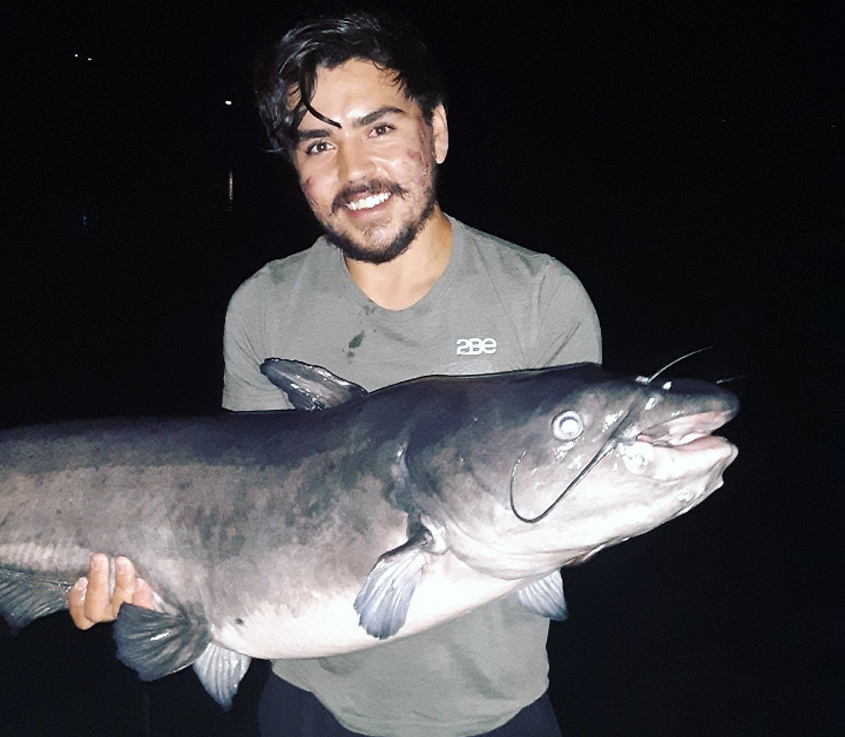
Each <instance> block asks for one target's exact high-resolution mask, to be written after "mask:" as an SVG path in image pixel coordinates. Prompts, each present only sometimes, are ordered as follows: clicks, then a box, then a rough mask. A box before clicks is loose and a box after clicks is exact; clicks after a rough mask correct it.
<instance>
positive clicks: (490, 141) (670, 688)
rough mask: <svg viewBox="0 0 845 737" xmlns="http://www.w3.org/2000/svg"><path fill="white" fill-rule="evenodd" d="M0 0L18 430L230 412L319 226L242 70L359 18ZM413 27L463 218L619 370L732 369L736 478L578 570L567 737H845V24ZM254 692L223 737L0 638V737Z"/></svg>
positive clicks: (576, 21)
mask: <svg viewBox="0 0 845 737" xmlns="http://www.w3.org/2000/svg"><path fill="white" fill-rule="evenodd" d="M8 5H9V4H7V3H3V4H2V5H0V61H2V67H3V73H2V76H3V78H4V88H3V89H4V94H3V98H4V111H5V114H4V119H6V126H5V128H6V130H7V133H6V135H5V136H4V137H3V139H2V140H3V143H4V146H3V149H2V151H3V159H2V161H3V163H2V186H0V265H2V271H0V275H2V277H1V278H2V284H3V288H2V290H0V305H2V309H0V321H2V323H0V324H2V333H0V335H2V339H3V343H2V345H3V346H4V348H3V350H2V351H0V372H2V373H0V377H1V378H2V383H0V393H1V394H0V396H2V408H3V410H2V414H0V418H2V419H1V420H0V423H1V424H2V425H3V426H7V427H8V426H13V425H18V424H25V423H31V422H41V421H53V420H57V419H64V418H78V417H94V416H104V415H126V416H134V415H148V414H163V415H177V414H199V413H213V412H215V411H217V410H218V407H219V397H220V390H221V383H222V378H221V377H222V359H221V346H220V343H221V337H222V326H223V316H224V312H225V308H226V303H227V300H228V298H229V296H230V295H231V293H232V291H233V290H234V289H235V288H236V287H237V286H238V285H239V284H240V283H241V282H242V281H243V280H244V279H245V278H246V277H248V276H249V275H250V274H251V273H253V272H254V271H256V270H257V269H258V268H260V267H261V266H262V265H263V264H264V263H266V262H267V261H268V260H270V259H272V258H278V257H280V256H284V255H287V254H289V253H293V252H296V251H299V250H302V249H303V248H305V247H307V246H308V245H310V244H311V242H312V241H313V240H314V238H316V236H317V235H318V233H319V231H318V229H317V226H316V224H315V223H314V221H313V220H312V219H311V216H310V213H309V211H308V208H307V206H306V204H305V203H304V200H303V198H302V196H301V194H300V193H299V192H298V189H297V187H296V183H295V179H294V177H293V175H292V173H291V171H289V170H288V169H287V168H285V165H284V164H283V163H282V162H280V161H278V160H276V159H274V158H273V157H271V156H270V155H269V154H266V153H265V152H264V151H263V149H262V146H263V141H262V132H261V130H260V126H259V123H258V120H257V116H256V114H255V112H254V109H253V107H252V102H251V99H250V80H249V66H250V59H251V57H252V54H253V53H254V51H255V50H256V49H258V48H259V47H261V46H263V45H266V44H267V43H270V42H272V41H273V40H275V39H276V38H277V37H278V36H280V35H281V33H282V32H284V30H286V29H287V28H288V27H289V26H290V25H291V24H292V23H293V22H295V21H296V20H298V19H300V18H302V17H310V16H312V15H314V14H315V13H318V12H321V11H328V12H332V11H334V10H337V9H339V8H343V7H354V6H353V5H345V4H342V3H326V2H316V3H309V4H308V10H306V11H303V10H301V9H300V7H299V6H296V7H293V6H291V5H290V4H286V3H282V2H275V3H271V2H259V1H258V0H242V1H241V2H237V3H235V2H227V3H219V2H218V3H215V2H211V3H206V4H205V7H204V9H203V10H202V11H200V12H196V13H189V12H188V11H186V10H174V9H173V8H172V7H171V8H168V9H166V10H164V9H161V10H150V9H149V8H143V7H141V5H143V4H125V5H131V8H130V9H126V8H123V7H120V6H122V5H124V3H110V4H102V6H100V5H99V4H95V3H73V2H71V3H63V4H62V8H61V9H59V10H55V9H54V10H50V11H47V10H41V11H39V10H37V7H38V6H39V5H40V4H39V3H33V4H32V5H31V7H30V9H26V10H23V9H15V8H10V7H8ZM402 5H403V3H392V4H391V3H382V4H381V5H380V6H368V7H370V8H373V7H391V8H393V9H398V10H401V11H402V12H403V13H404V14H405V15H406V16H407V17H408V18H409V19H410V20H411V21H412V22H414V23H415V24H417V25H418V26H419V27H420V28H421V30H422V31H423V33H424V35H425V36H426V37H427V39H428V40H429V42H430V45H431V46H432V47H433V50H434V52H435V55H436V56H437V58H438V60H439V61H440V64H441V68H442V72H443V74H444V77H445V79H446V83H447V87H448V92H449V100H448V110H449V124H450V150H449V156H448V159H447V161H446V163H445V164H444V165H443V166H442V167H441V171H440V201H441V204H442V206H443V209H444V210H445V211H446V212H448V213H449V214H451V215H454V216H455V217H458V218H459V219H461V220H462V221H464V222H465V223H467V224H469V225H472V226H474V227H477V228H479V229H481V230H485V231H487V232H490V233H493V234H495V235H498V236H501V237H503V238H506V239H508V240H512V241H514V242H516V243H519V244H520V245H523V246H526V247H528V248H532V249H534V250H538V251H543V252H547V253H550V254H552V255H554V256H556V257H557V258H559V259H560V260H561V261H563V262H564V263H565V264H566V265H567V266H569V267H570V268H571V269H572V270H573V271H575V273H576V274H577V275H578V276H579V278H580V279H581V281H582V282H583V283H584V285H585V287H586V288H587V290H588V292H589V293H590V295H591V296H592V298H593V301H594V303H595V305H596V308H597V310H598V313H599V317H600V319H601V322H602V329H603V336H604V350H605V365H606V366H607V367H609V368H612V369H617V370H622V371H626V372H632V373H637V374H648V373H652V372H653V371H656V370H657V368H659V367H660V366H662V365H664V364H665V363H668V362H669V361H670V360H672V359H673V358H676V357H677V356H680V355H682V354H684V353H686V352H688V351H691V350H693V349H696V348H700V347H703V346H713V348H712V350H710V351H708V352H707V353H704V354H701V355H700V356H697V357H695V358H692V359H690V360H689V361H687V362H685V364H683V365H682V366H679V367H678V372H679V373H685V374H687V375H692V376H695V377H697V378H706V379H711V380H716V379H723V378H726V377H739V378H738V379H737V380H736V381H734V382H732V383H731V386H732V388H733V389H734V390H735V391H736V392H737V394H738V395H739V396H740V399H741V401H742V403H743V409H742V411H741V413H740V415H739V417H738V418H737V419H736V420H735V421H734V422H732V423H731V424H730V425H729V426H728V427H727V428H726V431H725V434H726V435H728V436H729V437H730V438H731V439H732V440H733V441H734V442H736V443H737V444H738V445H739V447H740V457H739V460H738V461H737V462H736V463H735V464H734V465H733V466H732V467H731V468H730V469H729V470H728V472H727V474H726V485H725V487H724V488H723V489H722V490H720V491H719V492H717V493H716V494H715V495H714V496H713V497H712V499H710V500H708V501H707V502H706V503H705V504H703V505H702V506H701V507H700V508H698V509H696V510H695V511H694V512H693V513H691V514H689V515H686V516H685V517H683V518H681V519H679V520H676V521H673V522H672V523H670V524H668V525H665V526H663V527H661V528H659V529H658V530H656V531H654V532H652V533H649V534H648V535H646V536H644V537H642V538H638V539H636V540H632V541H629V542H627V543H625V544H624V545H621V546H618V547H616V548H614V549H612V550H608V551H605V552H602V553H601V554H600V555H598V556H597V557H596V558H594V559H593V560H591V561H590V562H588V563H587V564H585V565H584V566H581V567H578V568H575V569H572V570H570V571H566V572H565V581H566V585H567V599H568V602H569V606H570V619H569V621H567V622H565V623H562V624H555V625H553V626H552V634H551V638H550V644H549V650H550V655H551V683H552V685H551V694H552V699H553V703H554V705H555V708H556V710H557V712H558V716H559V719H560V722H561V726H562V728H563V731H564V734H565V735H567V736H569V735H578V736H580V735H596V736H598V735H631V734H636V735H639V734H642V735H664V734H678V735H749V734H755V735H757V734H759V735H787V734H790V735H791V734H812V735H834V734H842V733H845V714H844V713H843V711H845V709H843V704H845V692H843V691H845V689H843V686H844V685H845V629H843V628H845V576H844V575H843V567H842V562H843V561H842V542H843V539H845V538H843V532H845V530H843V504H842V490H843V481H845V478H843V473H842V470H841V467H842V466H841V464H842V459H843V456H845V451H844V449H843V423H842V420H841V418H842V416H843V411H844V410H845V402H843V401H842V400H843V395H842V391H841V389H840V386H841V382H842V377H843V375H844V374H845V360H843V323H842V298H841V295H842V294H843V283H842V282H843V278H842V277H843V273H845V271H844V270H843V266H844V265H845V264H843V241H845V210H844V209H843V202H845V199H843V190H844V189H845V186H843V185H845V168H843V165H845V155H844V154H845V150H844V149H843V140H842V136H843V126H845V116H843V107H845V106H843V100H845V94H843V93H845V89H843V87H845V85H843V79H845V58H844V57H845V52H843V47H842V38H843V30H845V24H843V15H845V11H843V9H842V7H841V4H837V3H834V2H832V1H831V2H830V3H827V4H822V3H815V4H814V3H793V4H792V5H794V6H800V7H795V8H793V9H786V8H781V9H779V10H775V9H774V7H775V6H777V7H780V4H777V3H747V2H736V1H734V2H728V1H727V0H714V1H713V2H708V3H702V2H690V3H670V2H660V3H650V4H648V3H623V2H603V1H599V2H591V3H582V4H581V5H583V6H585V7H584V8H581V9H577V8H567V7H566V4H564V7H563V8H559V7H557V6H558V4H557V3H555V4H553V3H523V4H522V5H521V6H516V5H514V4H508V5H506V6H501V9H497V8H499V7H500V6H498V5H496V4H492V3H491V4H487V3H476V2H465V3H456V2H454V1H453V2H440V1H436V2H429V3H420V4H414V9H413V10H405V9H404V8H402ZM837 5H838V7H837ZM456 6H460V8H461V9H457V7H456ZM227 101H228V102H229V103H231V104H227ZM230 181H231V197H230V196H229V193H230V190H229V183H230ZM261 676H262V673H261V669H260V668H257V667H256V668H254V669H253V670H252V671H251V672H250V674H249V676H248V677H247V680H246V682H245V684H244V686H243V687H242V693H241V695H239V697H238V699H237V700H236V703H235V708H234V709H233V711H232V712H231V713H229V714H226V715H224V714H222V713H221V712H220V711H219V710H218V709H217V707H216V706H215V705H214V704H213V703H212V702H211V700H210V699H209V698H208V697H206V696H205V695H204V693H203V692H202V689H201V687H200V686H199V685H198V682H197V681H196V679H195V678H194V676H193V674H192V673H191V672H190V671H188V672H185V673H181V674H178V675H176V676H171V677H169V678H168V679H165V680H164V681H161V682H158V683H154V684H151V685H142V684H139V683H138V682H137V681H136V679H135V675H134V673H133V672H132V671H129V670H127V669H125V668H123V666H121V665H120V664H119V663H117V662H116V661H115V660H114V659H113V646H112V644H111V637H110V631H109V628H108V627H107V626H103V627H99V628H96V629H95V631H92V632H89V633H77V632H75V631H73V628H72V626H71V625H70V622H69V618H68V617H67V616H66V615H64V614H59V615H55V616H53V617H50V618H48V619H47V620H44V621H39V622H36V623H35V624H33V625H31V626H30V627H28V628H27V629H26V630H24V631H23V632H22V633H21V634H20V635H18V636H17V637H14V638H12V637H6V636H5V635H2V634H0V733H3V734H10V735H11V734H28V735H53V734H71V735H73V734H83V733H86V734H102V735H111V734H115V735H131V736H132V737H134V735H139V736H140V735H155V736H156V737H164V736H165V735H185V734H197V735H199V734H202V735H220V736H221V737H222V736H223V735H225V736H227V737H228V736H229V735H239V736H240V735H253V734H255V732H254V724H253V721H252V720H253V706H254V699H255V694H256V692H257V689H258V686H259V684H260V679H261ZM7 729H8V732H6V731H4V730H7Z"/></svg>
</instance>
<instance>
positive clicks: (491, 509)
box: [0, 359, 738, 704]
mask: <svg viewBox="0 0 845 737" xmlns="http://www.w3.org/2000/svg"><path fill="white" fill-rule="evenodd" d="M262 370H263V371H264V373H265V374H266V375H267V376H268V377H269V378H270V379H271V380H272V381H274V383H276V384H277V385H279V386H281V387H282V388H283V389H284V390H285V391H287V393H288V395H289V396H290V397H291V399H292V401H293V403H294V405H295V406H297V407H298V409H297V410H293V411H287V412H267V413H234V414H227V415H224V416H220V417H201V418H190V419H163V420H162V419H140V420H138V419H134V420H127V419H121V420H117V419H112V420H101V421H81V422H69V423H61V424H54V425H45V426H32V427H24V428H20V429H14V430H10V431H6V432H3V433H0V611H1V612H2V614H3V615H4V616H5V618H6V620H7V621H8V622H9V623H10V624H11V625H12V627H13V628H18V627H22V626H24V625H25V624H27V623H28V622H29V621H31V620H32V619H34V618H36V617H40V616H43V615H46V614H49V613H51V612H54V611H57V610H59V609H62V608H64V607H65V606H66V599H67V594H68V590H69V588H70V586H71V585H72V583H73V581H75V580H76V579H77V577H79V576H80V575H83V574H84V572H85V571H86V568H87V566H88V562H89V558H90V556H91V554H92V553H93V552H103V553H107V554H109V555H112V556H114V555H125V556H127V557H128V558H130V559H131V560H132V561H133V562H134V563H135V564H136V567H137V568H138V571H139V573H140V575H142V576H143V577H144V578H145V579H147V581H149V583H150V585H151V587H152V589H153V592H154V599H155V610H146V609H140V608H138V607H133V606H131V605H124V606H123V607H122V608H121V610H120V614H119V616H118V619H117V622H116V623H115V637H116V639H117V645H118V653H119V657H120V658H121V659H122V660H123V661H124V662H125V663H126V664H128V665H129V666H131V667H132V668H134V669H136V670H137V671H138V673H139V674H140V676H141V678H143V679H146V680H152V679H155V678H159V677H161V676H164V675H166V674H167V673H171V672H173V671H176V670H179V669H180V668H184V667H186V666H189V665H193V666H194V668H195V670H196V671H197V673H198V674H199V677H200V678H201V680H202V682H203V685H204V686H205V687H206V689H207V690H208V691H209V693H211V694H212V696H214V698H216V699H217V700H218V701H219V702H220V703H222V704H227V703H229V702H230V700H231V698H232V696H233V694H234V693H235V691H236V689H237V686H238V683H239V681H240V679H241V678H242V677H243V674H244V673H245V672H246V668H247V666H248V664H249V660H250V658H252V657H258V658H299V657H320V656H327V655H332V654H338V653H345V652H350V651H353V650H358V649H362V648H367V647H372V646H375V645H378V644H379V643H380V642H382V641H384V640H386V639H388V638H394V637H404V636H408V635H413V634H414V633H416V632H420V631H421V630H425V629H428V628H430V627H433V626H434V625H436V624H438V623H440V622H444V621H446V620H449V619H452V618H454V617H458V616H460V615H461V614H464V613H466V612H468V611H470V610H472V609H475V608H477V607H480V606H482V605H484V604H486V603H488V602H490V601H493V600H495V599H498V598H501V597H506V596H515V597H517V598H518V600H519V601H520V602H521V603H522V604H523V605H524V606H526V607H528V608H529V609H531V610H533V611H535V612H536V613H537V614H539V615H542V616H548V617H552V618H563V617H564V616H565V612H566V607H565V603H564V598H563V588H562V583H561V579H560V574H559V570H558V569H559V568H560V567H561V566H565V565H567V564H569V563H573V562H576V561H581V560H584V559H586V558H587V557H589V556H590V555H592V554H593V553H595V552H596V551H598V550H600V549H601V548H604V547H606V546H608V545H613V544H615V543H618V542H621V541H623V540H625V539H627V538H629V537H632V536H634V535H639V534H641V533H644V532H647V531H648V530H650V529H652V528H654V527H656V526H658V525H660V524H662V523H663V522H666V521H667V520H670V519H672V518H673V517H676V516H677V515H679V514H681V513H683V512H686V511H687V510H689V509H690V508H692V507H693V506H695V505H696V504H698V503H699V502H700V501H701V500H702V499H704V498H705V497H706V496H707V495H708V494H710V493H711V492H712V491H713V490H714V489H717V488H718V487H719V486H721V484H722V472H723V471H724V469H725V468H726V467H727V465H728V464H729V463H731V461H732V460H733V459H734V458H735V456H736V453H737V450H736V448H735V447H734V446H733V445H731V444H730V443H729V442H728V441H726V440H725V439H723V438H720V437H716V436H713V435H711V434H710V433H711V432H712V431H714V430H715V429H717V428H718V427H720V426H721V425H723V424H724V423H725V422H727V421H728V420H729V419H730V418H731V417H732V416H733V415H734V414H735V413H736V411H737V409H738V402H737V400H736V398H735V397H734V396H733V395H732V394H730V393H729V392H727V391H725V390H724V389H721V388H718V387H716V386H714V385H712V384H707V383H703V382H696V381H689V380H676V381H668V380H665V379H662V378H661V379H659V380H649V379H645V378H642V377H640V378H627V377H623V376H618V375H614V374H611V373H607V372H605V371H604V370H602V369H601V368H599V367H598V366H595V365H589V364H583V365H575V366H562V367H557V368H548V369H539V370H531V371H516V372H511V373H503V374H492V375H486V376H473V377H454V376H448V377H447V376H431V377H424V378H419V379H414V380H412V381H406V382H403V383H400V384H396V385H394V386H389V387H386V388H384V389H380V390H378V391H375V392H372V393H369V394H367V393H366V392H365V391H364V390H363V389H361V388H360V387H358V386H357V385H354V384H350V383H348V382H345V381H343V380H342V379H340V378H338V377H336V376H333V375H332V374H330V373H329V372H327V371H325V370H324V369H320V368H318V367H313V366H308V365H305V364H300V363H297V362H295V361H284V360H279V359H271V360H269V361H267V362H266V363H265V364H264V366H263V367H262ZM308 410H319V411H308Z"/></svg>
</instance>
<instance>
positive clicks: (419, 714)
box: [70, 13, 600, 737]
mask: <svg viewBox="0 0 845 737" xmlns="http://www.w3.org/2000/svg"><path fill="white" fill-rule="evenodd" d="M257 69H258V71H257V75H256V80H257V84H256V89H257V97H258V101H259V109H260V113H261V116H262V119H263V121H264V123H265V125H266V126H267V129H268V133H269V138H270V140H271V143H272V145H273V147H274V148H275V150H276V151H277V152H283V153H285V154H287V155H288V156H289V158H290V160H291V162H292V163H293V166H294V168H295V169H296V172H297V174H298V177H299V182H300V186H301V188H302V191H303V193H304V194H305V197H306V198H307V200H308V203H309V205H310V207H311V209H312V210H313V212H314V215H315V216H316V217H317V219H318V220H319V222H320V223H321V225H322V226H323V228H324V231H325V235H324V236H323V237H322V238H320V239H319V240H318V241H317V242H316V243H315V244H314V245H313V246H312V247H311V248H309V249H307V250H306V251H303V252H302V253H298V254H296V255H294V256H291V257H289V258H287V259H282V260H279V261H274V262H271V263H270V264H268V265H267V266H265V267H264V268H263V269H261V270H260V271H259V272H258V273H257V274H255V275H254V276H253V277H252V278H250V279H249V280H247V281H246V282H245V283H244V284H243V285H242V286H241V287H240V288H239V289H238V291H237V292H236V293H235V295H234V296H233V297H232V300H231V302H230V305H229V311H228V315H227V318H226V330H225V339H224V355H225V361H226V370H225V381H224V383H225V387H224V392H223V405H224V407H226V408H227V409H230V410H236V411H241V410H263V409H282V408H289V407H290V404H288V402H287V400H286V398H285V396H284V394H283V393H281V392H279V390H278V389H276V388H275V387H273V386H272V385H271V384H270V383H269V382H268V381H267V380H266V379H265V378H264V377H263V376H262V375H261V373H260V372H259V371H258V366H259V365H260V364H261V362H262V361H263V360H264V359H265V358H267V357H269V356H283V357H291V358H297V359H299V360H302V361H307V362H310V363H315V364H319V365H322V366H325V367H326V368H328V369H330V370H331V371H333V372H335V373H337V374H340V375H341V376H343V377H345V378H347V379H350V380H352V381H355V382H357V383H359V384H361V385H363V386H365V387H366V388H368V389H374V388H377V387H379V386H383V385H386V384H391V383H394V382H396V381H400V380H403V379H408V378H411V377H413V376H418V375H424V374H431V373H451V374H460V373H480V372H491V371H504V370H510V369H519V368H528V367H539V366H544V365H556V364H564V363H572V362H576V361H598V360H599V359H600V340H599V328H598V321H597V318H596V315H595V311H594V310H593V307H592V305H591V304H590V301H589V299H588V297H587V295H586V293H585V292H584V290H583V288H582V287H581V285H580V283H579V282H578V281H577V279H576V278H575V277H574V275H573V274H572V273H571V272H570V271H568V270H567V269H566V268H565V267H564V266H562V265H561V264H559V263H558V262H556V261H555V260H554V259H552V258H550V257H548V256H544V255H541V254H537V253H533V252H530V251H526V250H524V249H522V248H519V247H517V246H514V245H511V244H508V243H505V242H503V241H500V240H498V239H495V238H492V237H490V236H487V235H484V234H483V233H480V232H478V231H475V230H472V229H470V228H468V227H467V226H465V225H463V224H462V223H460V222H458V221H457V220H455V219H453V218H450V217H448V216H446V215H445V214H444V213H443V212H442V211H441V209H440V207H439V205H438V202H437V198H436V193H435V178H436V169H437V166H438V165H439V164H441V163H442V162H443V161H444V159H445V158H446V153H447V150H448V127H447V120H446V111H445V108H444V104H443V93H442V90H441V88H440V85H439V83H438V81H437V78H436V75H435V74H434V73H433V71H432V66H431V64H430V61H429V59H428V52H427V50H426V49H425V46H424V45H423V44H422V42H421V41H420V40H419V39H418V37H417V35H416V33H415V32H414V31H413V30H412V29H409V28H408V27H406V26H404V25H401V24H393V23H387V22H384V21H380V20H378V19H376V18H373V17H371V16H369V15H365V14H360V13H357V14H351V15H347V16H343V17H340V18H332V19H322V20H319V21H316V22H313V23H305V24H302V25H300V26H298V27H297V28H295V29H293V30H292V31H290V32H289V33H288V34H287V35H286V36H285V37H284V38H283V39H282V40H281V41H280V42H279V43H278V44H277V45H276V46H275V47H274V48H273V49H272V50H271V51H270V52H268V54H267V55H265V56H264V57H263V59H262V61H261V63H260V64H259V66H258V68H257ZM118 564H119V568H118V573H117V577H116V578H117V582H116V588H115V595H114V597H113V599H111V600H110V599H109V595H108V590H107V587H108V584H107V581H106V576H107V568H108V566H107V561H106V560H105V559H104V558H103V557H102V556H98V557H95V559H94V563H93V565H92V570H91V572H90V574H89V581H90V583H88V584H87V592H86V582H85V581H84V580H83V581H82V582H81V583H80V584H79V586H78V587H76V588H75V589H74V591H73V592H72V593H71V598H70V608H71V613H72V616H73V617H74V620H75V621H76V622H77V624H78V625H79V626H81V627H87V626H91V624H93V623H94V622H96V621H102V620H104V619H110V618H112V617H113V616H114V614H115V613H116V611H117V608H118V607H119V606H120V603H122V601H127V600H128V601H133V602H135V603H139V604H142V605H148V606H149V605H150V600H151V594H150V591H149V586H148V585H147V584H146V583H145V582H143V581H140V579H135V578H134V571H133V569H132V566H131V564H130V563H129V562H128V561H126V560H125V559H119V560H118ZM104 569H105V573H104ZM547 633H548V622H547V620H545V619H543V618H541V617H539V616H537V615H534V614H530V613H528V612H526V611H525V610H523V609H522V608H521V607H520V606H519V605H518V604H516V603H514V602H511V601H509V600H506V601H500V602H495V603H493V604H490V605H488V606H486V607H483V608H481V609H479V610H477V611H475V612H472V613H470V614H468V615H465V616H463V617H460V618H459V619H457V620H455V621H453V622H449V623H446V624H444V625H441V626H439V627H436V628H434V629H432V630H430V631H428V632H424V633H422V634H420V635H418V636H414V637H411V638H407V639H405V640H401V641H395V642H388V643H386V644H382V645H379V646H378V647H375V648H372V649H370V650H366V651H362V652H358V653H351V654H349V655H343V656H336V657H330V658H320V659H313V660H294V661H277V662H275V663H273V672H274V674H275V675H273V676H271V677H270V680H269V682H268V685H267V687H266V689H265V692H264V694H263V696H262V703H261V707H260V719H261V728H262V734H266V735H268V736H270V735H297V736H300V735H320V736H321V737H326V736H327V735H335V734H337V735H349V734H365V735H380V736H382V737H422V736H425V737H459V736H462V735H477V734H495V735H519V736H520V737H528V736H534V737H546V736H547V735H548V736H549V737H552V736H556V735H559V734H560V732H559V730H558V727H557V725H556V723H555V720H554V714H553V712H552V710H551V705H550V703H549V700H548V697H547V696H545V695H544V694H545V692H546V688H547V685H548V662H547V657H546V652H545V644H546V637H547ZM291 684H292V685H291Z"/></svg>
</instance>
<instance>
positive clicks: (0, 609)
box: [0, 566, 73, 632]
mask: <svg viewBox="0 0 845 737" xmlns="http://www.w3.org/2000/svg"><path fill="white" fill-rule="evenodd" d="M72 585H73V584H72V583H70V582H69V581H62V580H56V579H55V578H48V577H47V576H46V575H44V574H43V573H39V572H37V571H26V570H21V569H19V568H11V567H9V566H0V614H2V615H3V618H4V619H5V620H6V622H8V624H9V627H10V628H11V629H12V630H13V631H15V632H16V631H17V630H19V629H21V628H22V627H25V626H26V625H28V624H29V623H30V622H31V621H32V620H33V619H38V618H39V617H46V616H47V615H48V614H52V613H53V612H57V611H59V610H60V609H66V608H67V595H68V592H69V591H70V588H71V586H72Z"/></svg>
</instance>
